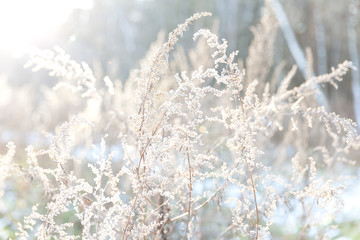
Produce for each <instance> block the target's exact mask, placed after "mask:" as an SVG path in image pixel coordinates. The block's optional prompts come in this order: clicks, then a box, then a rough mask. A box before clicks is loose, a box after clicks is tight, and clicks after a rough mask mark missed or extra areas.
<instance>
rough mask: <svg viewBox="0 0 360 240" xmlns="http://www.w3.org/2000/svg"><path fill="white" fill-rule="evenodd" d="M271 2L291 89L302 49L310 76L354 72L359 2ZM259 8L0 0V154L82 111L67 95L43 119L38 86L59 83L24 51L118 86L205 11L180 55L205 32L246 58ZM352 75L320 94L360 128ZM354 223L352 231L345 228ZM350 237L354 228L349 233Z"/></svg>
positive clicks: (181, 2) (245, 1) (127, 0)
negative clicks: (86, 68) (340, 68)
mask: <svg viewBox="0 0 360 240" xmlns="http://www.w3.org/2000/svg"><path fill="white" fill-rule="evenodd" d="M274 2H276V3H277V4H276V6H277V7H276V8H274V9H276V15H277V18H278V19H280V20H281V21H282V22H281V23H280V28H279V31H278V34H277V35H276V39H275V43H274V52H275V55H274V64H273V65H274V66H278V65H280V64H283V65H284V67H283V70H282V75H283V76H285V75H286V73H287V72H288V71H289V70H290V69H291V67H292V65H293V64H298V65H299V68H300V71H298V72H297V74H296V76H295V80H294V84H295V85H298V84H300V83H301V82H303V81H304V77H303V74H302V72H301V66H302V65H303V64H304V61H305V59H304V53H305V49H306V48H307V47H309V48H310V49H311V52H312V54H313V67H314V74H315V75H320V74H325V73H328V72H330V71H331V67H333V66H334V67H335V66H337V65H338V64H339V63H341V62H343V61H344V60H350V61H353V63H354V64H355V66H357V68H359V50H358V48H359V45H360V44H359V43H360V41H359V40H358V39H360V36H359V34H360V22H359V21H360V17H359V10H360V1H359V0H343V1H335V0H278V1H274ZM263 5H264V1H262V0H196V1H190V0H31V1H30V0H12V1H7V0H0V146H1V147H0V150H1V154H3V153H4V151H5V145H6V143H7V142H8V141H10V140H11V141H14V142H15V143H16V144H17V146H18V148H22V147H25V146H26V145H28V144H35V143H39V142H40V143H41V142H42V141H44V140H43V137H42V136H39V133H41V131H42V130H50V129H53V128H54V126H56V125H58V124H59V123H61V122H63V121H66V120H67V119H68V117H69V115H71V114H75V113H76V109H79V108H76V106H75V107H74V106H72V107H73V108H70V107H69V106H70V105H71V103H74V105H75V104H78V102H79V101H75V100H74V101H72V100H73V98H72V97H69V98H68V99H64V101H67V103H64V104H63V105H62V103H59V102H56V103H54V104H57V106H56V110H57V111H54V113H53V114H50V116H47V117H48V118H52V120H51V121H50V120H48V119H46V118H45V117H44V116H45V114H41V113H42V112H46V111H48V108H49V106H48V107H47V108H46V107H45V106H44V102H47V101H48V102H51V95H49V94H47V91H48V90H47V89H45V88H44V87H39V86H47V87H48V88H49V89H51V87H53V86H54V85H55V84H56V83H57V79H56V78H54V77H50V76H49V74H48V72H46V71H40V72H36V73H32V72H31V70H30V69H26V68H24V65H25V63H26V62H27V61H28V60H29V56H28V55H27V54H26V53H27V52H29V51H30V50H31V49H32V48H33V47H37V48H40V49H53V47H54V46H55V45H57V46H60V47H61V48H62V49H64V50H65V51H66V52H67V53H69V54H70V55H71V57H72V58H74V59H75V60H77V61H79V62H80V61H84V62H87V63H88V64H89V65H90V67H91V68H92V69H93V70H94V74H95V75H96V77H97V78H98V79H102V78H104V77H105V76H109V77H110V79H112V80H114V81H121V82H123V83H124V82H126V80H127V79H128V77H129V74H130V71H131V70H132V69H135V68H138V67H139V61H140V60H141V59H142V58H143V57H144V56H145V54H146V52H147V50H148V49H149V47H150V45H151V43H152V42H154V41H156V39H157V36H158V33H159V32H164V33H165V34H168V33H169V32H170V31H172V30H173V29H175V28H176V26H177V25H178V24H180V23H182V22H184V20H185V19H186V18H188V17H189V16H191V15H192V14H194V13H196V12H203V11H208V12H211V13H212V14H213V16H212V17H207V18H202V19H200V20H199V21H197V22H196V23H195V25H194V26H193V28H194V29H190V31H189V32H187V33H186V34H185V36H184V38H183V39H182V40H181V42H180V44H181V45H182V46H184V47H185V49H186V48H187V47H193V46H194V43H193V41H192V33H194V32H195V31H196V30H197V29H200V28H203V27H206V28H211V29H212V30H213V31H215V32H217V34H218V35H219V36H220V37H221V38H225V39H227V40H228V45H229V50H230V51H233V50H239V56H240V58H242V59H246V57H247V56H248V49H249V45H250V43H251V41H252V39H253V34H252V32H251V26H255V25H256V24H257V23H258V22H259V19H260V17H261V11H262V10H261V9H262V6H263ZM286 23H288V24H289V25H287V24H286ZM289 36H290V37H289ZM291 36H292V37H291ZM296 50H300V52H299V51H296ZM259 67H261V66H259ZM245 68H246V66H245ZM359 76H360V75H359V72H355V71H353V72H350V73H348V74H347V75H346V76H345V78H344V82H343V83H341V84H339V89H338V90H335V89H334V88H332V87H331V86H321V87H322V90H323V92H324V93H325V96H326V99H327V102H328V105H329V109H330V111H335V112H337V113H338V114H340V115H341V116H343V117H347V118H351V119H353V120H354V121H357V122H358V123H359V120H360V119H359V115H360V110H359V109H358V108H359V107H360V102H359V101H360V88H358V87H359V81H360V77H359ZM79 104H80V103H79ZM49 105H50V106H51V107H53V108H54V105H51V104H50V103H49ZM24 106H27V107H24ZM54 109H55V108H54ZM34 113H37V114H34ZM56 114H57V115H56ZM47 115H49V114H47ZM39 122H41V123H43V124H40V125H39ZM49 122H51V123H52V124H48V123H49ZM354 194H356V193H352V195H351V199H352V201H354V200H355V198H354ZM358 195H359V194H357V196H358ZM351 205H352V204H351ZM352 206H353V205H352ZM348 211H349V212H351V209H348ZM351 224H353V225H356V224H358V223H357V222H350V225H346V226H352V225H351ZM346 226H345V227H346ZM354 229H355V230H356V229H358V228H356V227H355V228H354V227H350V228H349V230H348V231H354ZM344 231H345V230H344Z"/></svg>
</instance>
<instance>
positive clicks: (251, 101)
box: [1, 2, 360, 239]
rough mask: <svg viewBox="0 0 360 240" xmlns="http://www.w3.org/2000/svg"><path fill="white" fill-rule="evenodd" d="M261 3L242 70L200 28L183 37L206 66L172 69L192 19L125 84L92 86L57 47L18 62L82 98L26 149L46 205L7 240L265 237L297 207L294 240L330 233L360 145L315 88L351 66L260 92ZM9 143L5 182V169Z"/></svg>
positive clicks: (82, 68)
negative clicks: (346, 172)
mask: <svg viewBox="0 0 360 240" xmlns="http://www.w3.org/2000/svg"><path fill="white" fill-rule="evenodd" d="M268 4H269V3H268V2H267V3H266V9H265V14H264V17H263V19H262V20H261V22H260V24H259V25H258V26H257V28H256V29H255V30H254V31H253V32H254V34H255V38H254V43H253V44H252V47H251V49H252V50H251V51H250V52H251V54H249V57H248V58H247V59H246V62H247V63H248V65H249V68H251V71H249V72H247V71H246V70H245V69H243V68H242V67H240V65H239V64H238V61H239V60H238V59H237V54H238V52H237V51H235V52H230V53H228V50H227V41H226V40H224V39H219V38H218V36H217V35H216V34H214V33H212V32H211V31H210V30H208V29H201V30H199V31H197V32H196V33H195V34H194V37H193V39H194V41H202V43H203V44H205V46H203V45H202V46H201V52H202V54H205V53H208V54H209V56H208V58H207V59H206V58H204V57H202V59H204V60H206V64H204V65H200V64H197V65H195V64H183V65H181V64H177V65H176V64H175V65H176V68H180V67H181V66H185V67H186V68H187V69H186V70H187V71H185V70H184V71H181V72H179V73H177V74H175V75H174V76H173V75H170V74H169V73H168V72H169V71H173V70H174V68H173V69H170V70H169V65H172V64H174V62H172V60H169V59H171V58H170V55H171V52H172V51H173V50H174V47H175V45H176V44H177V42H178V38H179V37H181V36H182V35H183V34H184V32H185V31H186V30H187V28H188V27H189V25H190V24H191V23H192V22H193V21H195V20H197V19H199V18H201V17H204V16H209V15H210V14H209V13H198V14H195V15H193V16H192V17H190V18H189V19H187V20H186V22H185V23H184V24H181V25H179V26H178V28H176V29H175V30H174V31H173V32H171V33H170V34H169V37H168V40H167V41H166V42H165V43H162V44H161V43H160V41H159V42H158V43H157V44H155V45H154V47H153V49H152V51H151V52H149V54H148V55H147V56H148V57H147V58H146V59H145V60H144V61H142V62H141V68H140V69H139V70H137V71H134V72H132V73H131V76H130V79H129V81H128V82H126V83H125V84H124V86H123V85H122V84H120V83H119V82H116V81H112V80H111V79H110V78H108V77H106V76H105V77H104V78H103V80H102V81H97V80H96V78H95V77H94V74H93V73H92V71H91V70H90V68H89V67H88V66H87V65H86V64H78V63H76V62H75V61H74V60H72V59H71V58H70V56H69V55H68V54H66V53H65V52H64V51H63V50H60V49H59V48H56V49H55V52H53V51H39V52H37V53H35V54H34V55H33V56H32V60H31V61H30V63H29V64H28V66H32V67H33V68H34V70H39V69H46V70H48V71H50V74H51V75H54V76H57V77H59V78H60V86H61V85H66V86H70V88H71V89H72V90H74V92H73V94H75V95H76V94H80V97H82V98H81V100H82V101H83V102H82V106H83V108H82V109H81V110H80V111H79V114H78V115H75V116H73V117H71V118H70V120H69V121H67V122H65V123H64V124H62V125H61V126H60V127H58V128H56V130H55V132H54V133H45V136H46V137H47V139H48V146H47V147H44V148H37V147H33V146H28V147H27V148H26V151H27V158H26V165H27V167H26V170H23V171H24V172H25V173H26V174H28V176H29V177H30V178H31V179H33V182H34V183H33V184H35V183H40V184H41V185H40V186H41V188H42V192H43V196H41V201H39V202H38V204H37V205H34V206H33V208H32V211H31V213H30V214H29V215H28V216H27V217H25V218H24V219H23V220H22V221H19V222H18V232H17V235H16V236H17V238H24V239H27V238H34V237H36V238H38V239H173V238H174V239H178V238H184V239H211V238H214V236H215V237H218V238H232V237H244V238H247V239H269V238H270V237H271V235H272V234H273V232H272V226H274V225H276V224H279V223H278V222H277V218H276V216H279V215H281V213H280V212H281V211H285V212H286V213H287V214H289V215H290V214H295V213H292V212H293V210H294V208H295V206H301V208H302V213H303V214H302V215H301V216H298V217H299V218H300V219H299V222H301V223H302V225H301V227H300V228H299V229H298V231H299V235H301V236H306V235H309V231H308V229H309V228H313V229H315V231H316V234H317V237H318V238H323V237H324V236H325V234H326V228H330V226H331V224H330V223H329V222H328V223H324V221H323V220H324V219H325V218H324V217H323V216H325V215H326V214H327V213H328V212H329V206H330V207H331V206H335V207H336V208H335V209H336V211H340V209H341V206H342V200H341V193H342V191H343V190H344V188H345V187H346V182H344V178H343V175H341V174H340V173H341V170H342V169H344V167H346V166H347V165H348V164H351V163H352V161H351V156H354V154H356V152H355V153H354V150H355V151H356V150H357V149H358V148H359V145H360V143H359V135H358V133H357V132H356V128H355V124H354V123H353V122H352V121H351V120H349V119H345V118H342V117H340V116H338V115H336V114H335V113H331V112H328V111H327V109H326V108H325V107H323V106H318V104H317V103H316V101H315V100H314V99H315V96H316V94H317V88H316V85H317V84H326V83H330V84H331V85H334V86H336V84H337V82H339V81H341V79H342V77H343V76H344V75H345V74H346V73H347V71H348V70H349V69H350V68H352V65H351V63H350V62H348V61H345V62H344V63H342V64H339V66H338V67H337V68H334V69H333V70H332V72H331V73H329V74H326V75H322V76H314V77H312V76H311V74H309V77H308V79H307V80H306V81H305V82H304V83H302V84H300V85H299V86H296V87H294V88H290V89H289V86H290V83H291V80H292V79H293V77H294V75H295V73H296V66H294V67H293V68H292V69H291V71H290V72H289V73H288V75H287V76H286V77H285V78H284V79H283V80H282V81H281V83H280V84H279V86H278V87H276V86H275V85H274V84H273V85H272V86H270V84H271V82H266V79H268V77H267V76H268V75H270V74H269V71H270V70H269V69H270V67H271V66H258V65H259V64H261V63H259V61H260V60H261V59H259V57H260V56H259V53H261V51H264V48H267V47H266V46H269V49H268V50H270V51H271V48H270V47H271V46H272V44H273V38H270V39H266V38H265V37H264V36H260V35H261V34H267V33H271V34H272V37H274V36H273V34H275V30H276V24H275V25H271V23H273V22H272V21H273V18H272V17H271V11H270V9H269V5H268ZM269 24H270V25H269ZM261 29H266V31H265V32H266V33H263V31H261ZM199 39H201V40H199ZM268 40H269V41H268ZM263 41H265V42H266V44H263ZM198 47H199V45H198ZM205 47H206V49H207V50H206V51H205V50H204V48H205ZM196 52H197V48H196V49H194V50H192V53H193V54H195V53H196ZM177 56H179V55H177ZM175 57H176V56H175ZM267 58H269V59H270V58H272V53H271V52H269V53H268V56H267ZM181 59H182V61H185V60H186V57H184V56H182V57H181ZM199 59H200V58H199ZM209 59H210V60H211V61H209ZM174 61H176V59H174ZM270 63H271V62H269V64H270ZM261 65H262V64H261ZM270 65H272V63H271V64H270ZM172 66H174V65H172ZM262 67H264V69H263V68H262ZM309 68H310V67H309ZM257 71H258V72H257ZM273 74H274V75H276V72H274V73H273ZM245 80H246V81H245ZM274 86H275V87H274ZM81 100H79V101H81ZM59 101H61V99H59ZM80 105H81V104H80ZM100 135H102V136H104V137H99V136H100ZM313 136H317V137H313ZM97 142H100V144H96V143H97ZM91 144H93V146H92V149H89V145H91ZM114 146H116V147H117V148H115V149H116V150H117V152H114V151H112V150H111V149H112V148H113V147H114ZM8 147H9V152H8V154H7V155H5V157H2V158H1V159H5V160H4V161H3V164H2V165H1V166H4V169H5V170H4V172H6V173H10V172H11V171H12V168H13V167H12V163H11V162H12V156H13V155H14V146H13V145H12V144H9V145H8ZM79 151H85V152H87V153H90V152H92V153H94V154H86V155H85V157H83V155H81V154H78V153H79Z"/></svg>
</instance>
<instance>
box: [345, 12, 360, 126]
mask: <svg viewBox="0 0 360 240" xmlns="http://www.w3.org/2000/svg"><path fill="white" fill-rule="evenodd" d="M347 29H348V41H349V43H348V47H349V54H350V60H351V61H352V63H353V64H354V66H355V67H356V69H352V71H351V74H352V93H353V101H354V114H355V120H356V123H357V125H358V129H360V74H359V51H358V47H357V36H356V31H355V18H354V17H353V16H351V15H350V16H349V17H348V22H347Z"/></svg>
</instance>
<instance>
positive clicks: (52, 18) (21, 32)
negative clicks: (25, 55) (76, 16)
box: [0, 0, 93, 49]
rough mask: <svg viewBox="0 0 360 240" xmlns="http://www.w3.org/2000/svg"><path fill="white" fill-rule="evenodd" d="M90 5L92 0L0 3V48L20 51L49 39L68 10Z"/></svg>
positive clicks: (10, 0) (2, 1) (89, 6)
mask: <svg viewBox="0 0 360 240" xmlns="http://www.w3.org/2000/svg"><path fill="white" fill-rule="evenodd" d="M92 6H93V1H92V0H0V48H3V49H9V48H10V49H16V48H21V47H24V46H25V45H29V44H32V43H34V42H36V41H41V40H44V39H46V38H49V37H50V36H51V35H52V34H53V33H55V32H56V31H57V30H58V27H59V26H60V25H61V24H62V23H64V22H65V20H66V19H67V18H68V16H69V14H70V13H71V11H72V10H74V9H86V10H89V9H91V8H92Z"/></svg>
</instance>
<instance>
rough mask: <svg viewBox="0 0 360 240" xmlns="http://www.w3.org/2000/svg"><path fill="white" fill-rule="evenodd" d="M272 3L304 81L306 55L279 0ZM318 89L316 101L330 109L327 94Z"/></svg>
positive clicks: (273, 0)
mask: <svg viewBox="0 0 360 240" xmlns="http://www.w3.org/2000/svg"><path fill="white" fill-rule="evenodd" d="M271 1H272V7H273V11H274V12H275V15H276V18H277V20H278V22H279V25H280V28H281V30H282V32H283V35H284V38H285V40H286V43H287V46H288V48H289V50H290V53H291V55H292V56H293V58H294V60H295V62H296V65H297V66H298V68H299V70H300V71H301V73H302V75H303V77H304V79H306V69H307V67H306V65H307V63H306V58H305V54H304V52H303V51H302V49H301V47H300V45H299V43H298V41H297V40H296V37H295V34H294V32H293V30H292V28H291V26H290V23H289V21H288V18H287V16H286V13H285V11H284V9H283V7H282V5H281V3H280V2H279V1H278V0H271ZM317 88H318V89H319V94H317V96H316V101H317V102H318V104H319V105H322V106H326V107H328V103H327V100H326V97H325V94H324V93H323V91H322V90H321V89H320V87H319V86H317Z"/></svg>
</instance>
